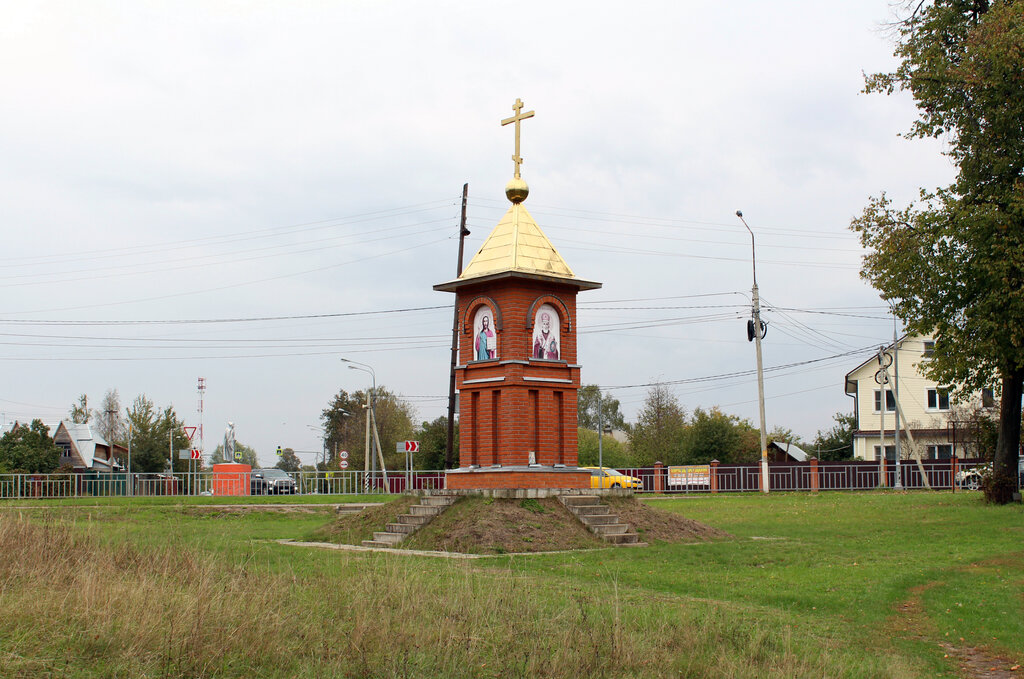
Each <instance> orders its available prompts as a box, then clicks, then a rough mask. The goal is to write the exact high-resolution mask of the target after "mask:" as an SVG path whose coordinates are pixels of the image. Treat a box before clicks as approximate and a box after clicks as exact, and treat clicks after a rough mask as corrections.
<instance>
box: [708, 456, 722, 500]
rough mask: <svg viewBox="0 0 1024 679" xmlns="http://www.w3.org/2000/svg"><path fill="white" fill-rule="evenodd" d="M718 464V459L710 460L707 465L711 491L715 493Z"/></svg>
mask: <svg viewBox="0 0 1024 679" xmlns="http://www.w3.org/2000/svg"><path fill="white" fill-rule="evenodd" d="M719 464H720V463H719V461H718V460H711V463H710V465H709V466H710V467H711V479H710V481H711V492H712V493H717V492H718V465H719Z"/></svg>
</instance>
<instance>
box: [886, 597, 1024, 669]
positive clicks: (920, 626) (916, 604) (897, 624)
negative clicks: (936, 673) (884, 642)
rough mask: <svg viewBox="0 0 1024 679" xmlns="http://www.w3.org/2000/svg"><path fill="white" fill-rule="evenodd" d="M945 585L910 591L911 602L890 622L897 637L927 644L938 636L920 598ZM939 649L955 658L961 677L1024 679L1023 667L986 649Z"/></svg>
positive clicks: (944, 645)
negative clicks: (1022, 678)
mask: <svg viewBox="0 0 1024 679" xmlns="http://www.w3.org/2000/svg"><path fill="white" fill-rule="evenodd" d="M942 584H943V583H942V582H931V583H928V584H927V585H921V586H919V587H914V588H913V589H911V590H910V598H909V599H907V600H906V601H904V602H903V603H902V604H900V606H899V610H898V611H897V613H896V615H895V616H893V618H892V619H891V621H890V626H891V628H892V630H893V632H894V633H895V634H899V635H901V636H905V637H909V638H911V639H918V640H921V641H924V642H929V641H931V640H933V639H935V638H936V637H938V636H939V633H938V630H937V629H936V628H935V625H934V624H933V623H932V621H931V620H930V619H929V618H928V616H927V615H926V614H925V612H924V606H923V605H922V604H921V595H922V594H923V593H924V592H927V591H928V590H929V589H932V588H933V587H938V586H940V585H942ZM961 641H962V640H961ZM938 646H939V647H940V648H941V649H942V651H943V654H944V655H945V657H946V658H952V659H953V660H954V661H955V662H956V663H957V665H958V666H959V668H960V673H961V674H962V675H963V676H965V677H969V679H1020V677H1022V676H1024V672H1021V666H1020V665H1016V664H1014V663H1013V661H1011V660H1009V659H1007V658H1004V657H1001V656H997V655H993V654H992V653H989V652H988V651H986V650H985V649H981V648H977V647H975V646H968V645H966V644H961V645H957V644H953V643H950V642H948V641H939V642H938Z"/></svg>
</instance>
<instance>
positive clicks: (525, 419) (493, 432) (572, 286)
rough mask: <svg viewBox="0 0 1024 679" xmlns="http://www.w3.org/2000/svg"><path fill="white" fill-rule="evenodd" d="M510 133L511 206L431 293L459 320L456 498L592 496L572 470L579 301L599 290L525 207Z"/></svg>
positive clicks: (585, 480) (451, 480)
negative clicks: (451, 297) (471, 494)
mask: <svg viewBox="0 0 1024 679" xmlns="http://www.w3.org/2000/svg"><path fill="white" fill-rule="evenodd" d="M522 107H523V104H522V101H520V100H518V99H517V100H516V103H515V105H514V106H513V107H512V108H513V111H514V115H513V116H512V117H511V118H507V119H505V120H503V121H502V125H507V124H510V123H514V124H515V154H514V155H513V156H512V160H513V162H514V164H515V175H514V178H513V179H512V180H511V181H510V182H509V183H508V185H507V186H506V187H505V195H506V196H507V197H508V199H509V201H510V202H511V203H512V204H511V206H510V207H509V209H508V212H506V213H505V216H504V217H502V219H501V221H499V222H498V225H497V226H496V227H494V230H493V231H492V232H491V233H490V235H489V236H488V237H487V239H486V240H485V241H484V243H483V245H482V246H481V247H480V250H479V251H478V252H477V253H476V255H475V256H474V257H473V259H472V260H471V261H470V263H469V264H468V265H467V266H466V268H465V269H464V270H463V272H462V274H461V275H460V276H459V277H458V278H456V279H455V280H453V281H448V282H446V283H440V284H438V285H435V286H434V289H435V290H441V291H444V292H454V293H455V304H456V309H457V317H458V319H459V320H458V337H459V340H458V361H457V365H456V368H455V373H456V389H457V390H458V392H459V402H460V406H459V428H460V436H459V468H458V469H456V470H452V471H449V472H448V474H447V479H446V483H447V487H448V488H449V489H455V490H460V489H461V490H471V489H498V488H513V489H518V488H555V489H558V488H589V487H590V473H589V472H587V471H581V470H579V469H578V468H577V438H576V392H577V390H578V389H579V387H580V365H579V364H578V363H577V361H576V349H577V336H578V331H579V329H578V327H577V324H576V294H577V293H578V292H579V291H581V290H594V289H597V288H600V287H601V284H600V283H595V282H593V281H587V280H583V279H581V278H578V277H577V276H576V274H575V273H573V270H572V269H571V268H569V265H568V264H567V263H566V262H565V260H564V259H563V258H562V256H561V255H560V254H559V253H558V251H557V250H556V249H555V247H554V246H553V245H552V244H551V241H549V240H548V238H547V236H545V235H544V232H543V231H541V229H540V227H539V226H538V225H537V222H535V221H534V219H533V217H531V216H530V213H529V212H528V211H527V210H526V207H525V206H524V205H523V203H524V201H525V200H526V198H527V196H528V195H529V188H528V187H527V185H526V182H525V181H524V180H523V179H522V178H521V176H520V166H521V164H522V158H521V157H520V155H519V130H520V128H519V126H520V122H521V121H522V120H525V119H527V118H530V117H532V116H533V115H534V112H533V111H529V112H527V113H523V112H522Z"/></svg>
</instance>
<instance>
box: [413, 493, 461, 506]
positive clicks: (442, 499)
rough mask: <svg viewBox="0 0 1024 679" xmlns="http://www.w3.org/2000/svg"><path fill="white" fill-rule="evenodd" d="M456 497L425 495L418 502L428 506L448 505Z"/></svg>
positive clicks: (453, 502) (451, 503) (452, 502)
mask: <svg viewBox="0 0 1024 679" xmlns="http://www.w3.org/2000/svg"><path fill="white" fill-rule="evenodd" d="M457 499H458V498H457V497H456V496H454V495H426V496H424V497H422V498H420V504H421V505H426V506H428V507H450V506H451V505H453V504H455V501H456V500H457Z"/></svg>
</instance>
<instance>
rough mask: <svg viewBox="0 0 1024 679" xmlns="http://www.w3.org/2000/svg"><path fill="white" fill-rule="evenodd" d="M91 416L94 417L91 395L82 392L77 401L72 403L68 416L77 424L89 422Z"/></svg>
mask: <svg viewBox="0 0 1024 679" xmlns="http://www.w3.org/2000/svg"><path fill="white" fill-rule="evenodd" d="M90 417H92V410H91V409H90V408H89V397H88V396H87V395H86V394H82V395H80V396H79V397H78V402H77V403H72V404H71V410H69V411H68V418H69V419H70V420H71V421H72V422H74V423H75V424H88V422H89V418H90Z"/></svg>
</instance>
